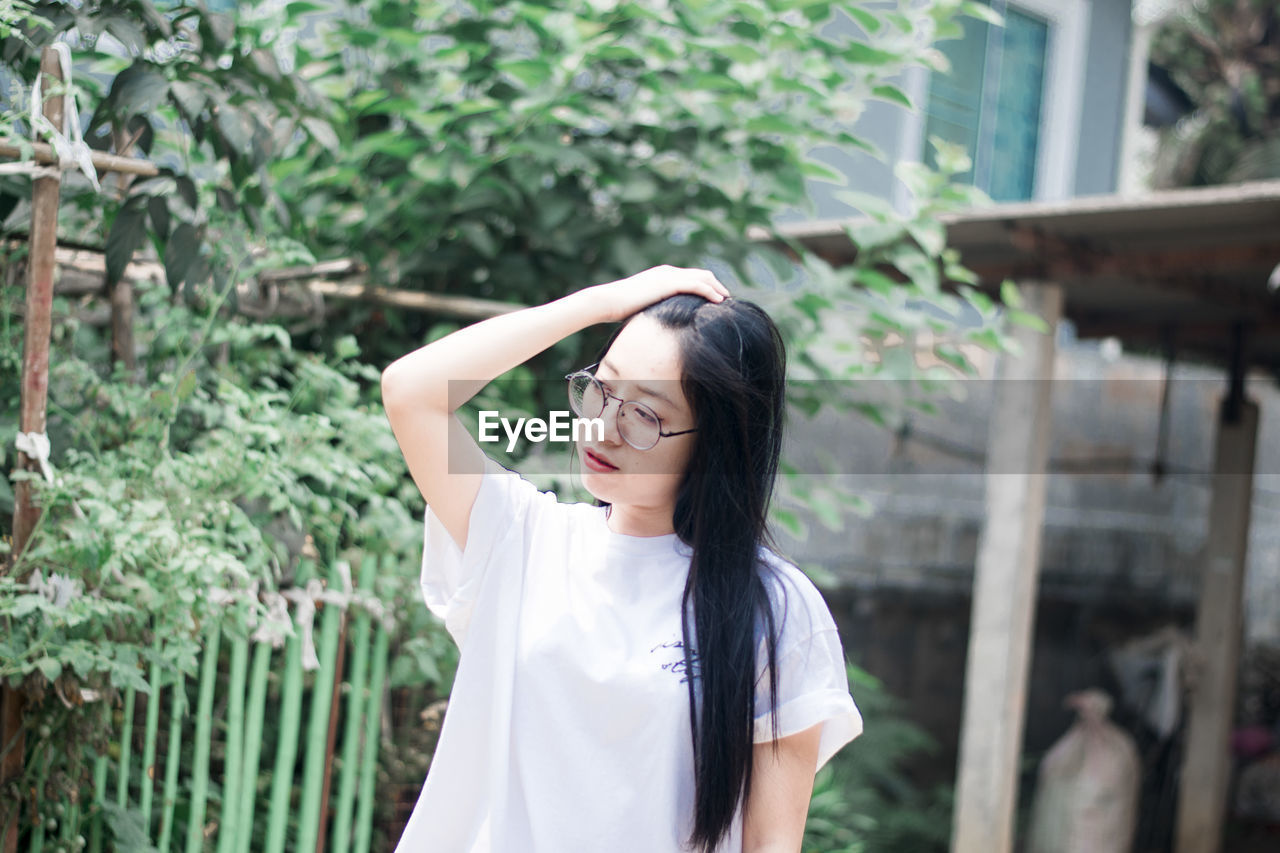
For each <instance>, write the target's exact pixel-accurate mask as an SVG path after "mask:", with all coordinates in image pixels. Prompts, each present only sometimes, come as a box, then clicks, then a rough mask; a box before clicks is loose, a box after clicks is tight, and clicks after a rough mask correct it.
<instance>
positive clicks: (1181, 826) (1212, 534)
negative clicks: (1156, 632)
mask: <svg viewBox="0 0 1280 853" xmlns="http://www.w3.org/2000/svg"><path fill="white" fill-rule="evenodd" d="M1238 408H1239V413H1238V414H1239V417H1238V418H1237V420H1236V422H1235V423H1231V422H1230V418H1229V412H1228V406H1227V401H1226V400H1224V401H1223V406H1222V409H1221V410H1220V412H1219V417H1218V436H1217V441H1216V447H1215V450H1214V463H1213V470H1214V476H1213V486H1212V488H1213V491H1212V494H1211V496H1210V499H1209V537H1208V541H1207V542H1206V544H1205V549H1204V571H1203V572H1202V574H1201V579H1200V599H1199V604H1198V608H1197V611H1196V641H1195V651H1196V656H1195V657H1196V664H1197V665H1196V667H1195V669H1194V677H1193V679H1192V683H1191V690H1190V701H1189V709H1188V710H1189V715H1188V720H1187V744H1186V751H1185V752H1184V754H1183V758H1182V772H1181V774H1180V775H1179V779H1180V780H1181V781H1180V782H1179V785H1178V823H1177V835H1176V837H1175V847H1174V849H1175V850H1176V851H1177V853H1218V851H1220V850H1221V849H1222V827H1223V820H1224V817H1225V814H1226V808H1227V789H1228V782H1229V781H1230V776H1231V726H1232V723H1233V721H1234V716H1235V700H1236V680H1237V673H1238V671H1239V664H1240V646H1241V642H1242V637H1241V633H1242V623H1243V619H1242V616H1243V610H1244V606H1243V603H1242V597H1243V595H1244V575H1245V565H1246V556H1247V548H1248V544H1249V511H1250V505H1251V499H1252V496H1253V468H1254V453H1255V448H1256V446H1257V437H1258V405H1257V403H1254V402H1252V401H1249V400H1245V401H1242V402H1241V404H1240V406H1239V407H1238Z"/></svg>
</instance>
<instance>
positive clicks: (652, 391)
mask: <svg viewBox="0 0 1280 853" xmlns="http://www.w3.org/2000/svg"><path fill="white" fill-rule="evenodd" d="M600 366H601V367H607V368H609V372H610V373H618V371H617V370H615V369H614V367H613V365H612V364H610V363H609V362H607V361H601V362H600ZM606 381H607V380H606ZM636 390H637V391H639V392H640V393H641V394H648V395H649V396H650V397H657V398H658V399H659V400H661V401H662V402H664V403H666V404H667V405H668V406H670V407H671V408H673V409H675V410H677V411H679V409H680V407H679V406H677V405H676V403H675V401H674V400H672V399H671V398H670V397H668V396H667V395H666V394H663V393H662V392H661V391H658V390H655V389H653V388H648V387H645V386H644V385H636Z"/></svg>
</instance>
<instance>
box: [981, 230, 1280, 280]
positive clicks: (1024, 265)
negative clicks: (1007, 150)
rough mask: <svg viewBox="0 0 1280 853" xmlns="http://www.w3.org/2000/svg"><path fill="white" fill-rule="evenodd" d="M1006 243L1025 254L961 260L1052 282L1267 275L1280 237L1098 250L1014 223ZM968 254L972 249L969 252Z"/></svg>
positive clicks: (994, 274)
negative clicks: (1240, 273)
mask: <svg viewBox="0 0 1280 853" xmlns="http://www.w3.org/2000/svg"><path fill="white" fill-rule="evenodd" d="M1009 233H1010V241H1011V242H1012V243H1013V245H1014V246H1015V247H1016V248H1018V249H1020V250H1021V251H1023V252H1024V253H1025V255H1024V256H1023V257H1016V258H1009V259H1002V260H998V261H984V260H982V259H981V258H977V259H973V258H972V257H968V258H963V259H962V260H963V261H964V264H965V266H967V267H968V268H969V269H971V270H973V271H974V272H976V273H978V274H979V275H981V276H982V277H983V278H989V279H992V280H994V281H1003V280H1004V279H1006V278H1014V279H1016V278H1019V277H1020V276H1027V275H1038V276H1043V277H1046V278H1049V279H1051V280H1062V279H1078V278H1091V277H1095V276H1100V275H1112V276H1117V277H1127V278H1139V279H1156V280H1167V279H1169V278H1170V277H1173V278H1177V277H1185V276H1186V275H1187V274H1188V271H1189V270H1194V271H1196V274H1197V275H1200V276H1206V277H1214V276H1215V275H1218V274H1221V273H1222V272H1224V271H1227V270H1232V271H1237V272H1238V271H1240V270H1248V269H1263V268H1265V270H1266V272H1264V273H1263V276H1262V279H1261V280H1260V281H1262V282H1265V280H1266V273H1267V272H1270V271H1271V270H1272V269H1274V268H1275V266H1276V264H1280V238H1277V237H1271V238H1269V239H1266V240H1262V241H1260V242H1255V243H1241V244H1237V245H1227V246H1223V245H1212V246H1193V247H1185V248H1179V247H1162V248H1148V249H1138V250H1133V249H1123V248H1116V247H1106V248H1105V249H1104V248H1099V247H1097V246H1089V245H1088V244H1086V243H1084V242H1083V241H1066V240H1063V239H1062V238H1058V237H1054V236H1052V235H1045V234H1043V233H1035V232H1033V231H1032V229H1027V228H1019V227H1013V228H1011V229H1010V232H1009ZM970 255H972V252H971V253H970Z"/></svg>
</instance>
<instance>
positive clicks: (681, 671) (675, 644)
mask: <svg viewBox="0 0 1280 853" xmlns="http://www.w3.org/2000/svg"><path fill="white" fill-rule="evenodd" d="M659 649H676V650H678V652H679V657H677V658H676V659H675V660H673V661H669V662H667V663H664V664H662V668H663V669H665V670H666V671H667V672H672V673H675V674H676V675H679V676H680V683H681V684H684V683H686V682H687V681H688V680H689V667H688V664H687V662H686V661H685V659H684V640H669V641H667V642H665V643H658V645H656V646H654V647H653V648H651V649H649V654H655V653H656V652H657V651H658V650H659ZM689 657H690V659H691V660H692V662H693V677H694V678H699V677H701V673H700V672H699V670H698V652H697V651H696V650H695V651H694V652H693V654H691V655H690V656H689Z"/></svg>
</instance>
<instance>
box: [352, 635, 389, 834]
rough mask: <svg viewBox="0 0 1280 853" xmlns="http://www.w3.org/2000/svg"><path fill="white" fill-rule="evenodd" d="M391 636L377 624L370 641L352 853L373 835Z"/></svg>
mask: <svg viewBox="0 0 1280 853" xmlns="http://www.w3.org/2000/svg"><path fill="white" fill-rule="evenodd" d="M390 645H391V638H390V637H389V636H388V634H387V629H386V628H385V627H383V626H382V625H379V626H378V631H377V634H376V635H375V638H374V641H373V675H372V676H370V678H369V708H368V709H367V711H366V712H365V727H364V754H363V755H362V756H361V760H360V805H359V808H358V810H357V813H356V849H355V853H369V842H370V840H371V839H372V837H373V794H374V783H376V782H377V779H378V773H377V770H378V744H379V742H380V741H381V736H380V735H381V730H380V726H381V722H382V714H381V710H382V684H383V682H384V681H385V680H386V676H387V649H388V647H389V646H390Z"/></svg>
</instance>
